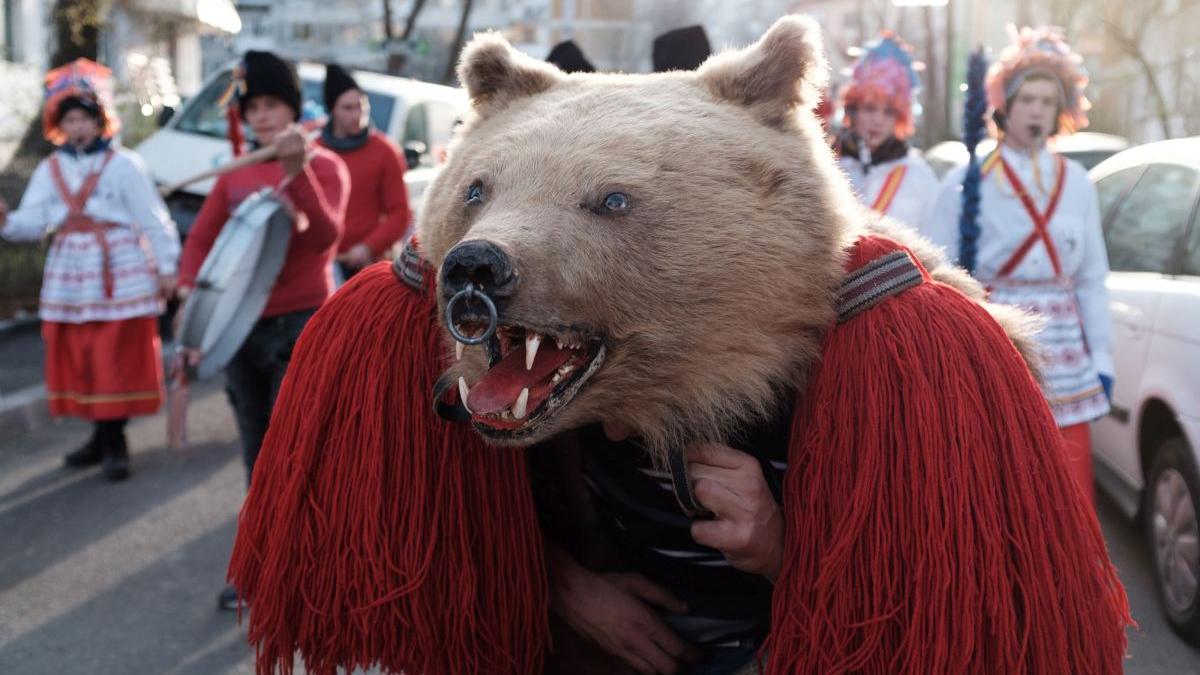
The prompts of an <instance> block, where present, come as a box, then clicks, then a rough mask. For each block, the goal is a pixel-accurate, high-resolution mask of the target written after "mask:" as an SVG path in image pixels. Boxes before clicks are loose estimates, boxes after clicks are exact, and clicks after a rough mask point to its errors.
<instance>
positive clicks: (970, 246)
mask: <svg viewBox="0 0 1200 675" xmlns="http://www.w3.org/2000/svg"><path fill="white" fill-rule="evenodd" d="M987 68H988V62H987V57H986V56H985V55H984V53H983V49H982V48H980V49H979V50H978V51H976V52H975V53H974V54H971V59H970V61H969V62H968V63H967V96H966V98H965V99H964V100H963V144H964V145H966V146H967V152H968V153H969V154H970V160H969V161H970V163H969V164H968V165H967V175H966V176H964V177H963V184H962V212H961V214H960V215H959V219H958V233H959V243H958V264H959V265H960V266H962V267H963V268H964V269H966V270H967V271H968V272H970V273H972V274H974V273H975V262H976V260H975V259H976V256H977V254H978V246H979V187H980V183H981V182H982V180H983V174H982V173H981V172H980V168H979V158H978V157H976V156H975V148H976V147H978V145H979V141H981V140H982V139H983V135H984V132H985V131H986V127H985V123H984V115H985V114H987V95H986V93H985V92H984V77H985V76H986V75H987Z"/></svg>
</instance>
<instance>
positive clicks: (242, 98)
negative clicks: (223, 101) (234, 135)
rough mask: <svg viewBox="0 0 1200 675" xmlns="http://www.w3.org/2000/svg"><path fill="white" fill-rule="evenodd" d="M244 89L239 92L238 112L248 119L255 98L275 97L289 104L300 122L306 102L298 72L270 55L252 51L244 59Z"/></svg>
mask: <svg viewBox="0 0 1200 675" xmlns="http://www.w3.org/2000/svg"><path fill="white" fill-rule="evenodd" d="M242 68H243V72H242V73H241V75H242V82H243V84H242V86H241V88H240V91H239V92H238V108H239V112H241V113H242V117H243V118H245V116H246V102H247V101H249V100H250V99H252V98H254V97H255V96H274V97H275V98H277V99H279V100H281V101H283V102H284V103H286V104H288V106H289V107H291V109H292V110H293V111H294V112H295V119H297V120H298V119H300V109H301V106H302V103H303V98H302V95H301V93H300V78H299V77H297V75H296V69H295V68H293V67H292V65H291V64H289V63H288V62H287V61H284V60H283V59H281V58H279V57H278V56H275V55H274V54H272V53H271V52H260V51H254V50H250V51H248V52H246V55H245V56H243V57H242Z"/></svg>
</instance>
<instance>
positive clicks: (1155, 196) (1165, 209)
mask: <svg viewBox="0 0 1200 675" xmlns="http://www.w3.org/2000/svg"><path fill="white" fill-rule="evenodd" d="M1198 183H1200V173H1198V172H1196V171H1195V170H1194V169H1191V168H1188V167H1185V166H1180V165H1178V164H1152V165H1151V166H1150V168H1148V169H1147V170H1146V173H1145V175H1144V176H1142V179H1141V180H1139V181H1138V183H1137V185H1135V186H1134V188H1133V190H1132V191H1131V192H1130V193H1129V196H1128V197H1126V198H1125V201H1123V202H1122V203H1121V205H1120V207H1119V208H1118V210H1117V213H1116V215H1115V216H1114V217H1113V219H1112V222H1111V223H1110V224H1109V226H1108V229H1107V230H1106V231H1105V233H1104V239H1105V242H1106V243H1107V244H1108V263H1109V267H1111V268H1112V269H1113V270H1114V271H1122V272H1159V273H1163V272H1166V271H1167V267H1168V265H1170V263H1171V255H1172V253H1173V252H1174V251H1175V248H1176V247H1177V246H1178V245H1179V240H1180V238H1181V237H1182V236H1183V234H1184V231H1185V230H1186V227H1187V223H1188V220H1189V219H1190V218H1191V214H1192V204H1193V201H1194V197H1195V194H1196V186H1197V184H1198Z"/></svg>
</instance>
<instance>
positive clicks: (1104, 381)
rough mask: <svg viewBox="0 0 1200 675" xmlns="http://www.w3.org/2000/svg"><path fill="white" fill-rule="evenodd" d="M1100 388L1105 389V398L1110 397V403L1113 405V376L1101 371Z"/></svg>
mask: <svg viewBox="0 0 1200 675" xmlns="http://www.w3.org/2000/svg"><path fill="white" fill-rule="evenodd" d="M1100 388H1102V389H1103V390H1104V398H1107V399H1108V404H1109V405H1112V394H1113V377H1112V375H1105V374H1104V373H1100Z"/></svg>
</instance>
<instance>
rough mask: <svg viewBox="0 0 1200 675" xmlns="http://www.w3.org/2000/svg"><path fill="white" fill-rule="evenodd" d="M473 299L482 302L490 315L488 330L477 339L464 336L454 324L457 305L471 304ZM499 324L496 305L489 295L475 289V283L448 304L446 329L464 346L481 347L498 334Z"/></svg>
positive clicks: (456, 294)
mask: <svg viewBox="0 0 1200 675" xmlns="http://www.w3.org/2000/svg"><path fill="white" fill-rule="evenodd" d="M472 299H478V300H479V301H480V302H482V303H483V305H484V307H487V313H488V325H487V328H486V329H485V330H484V331H483V333H482V334H481V335H476V336H475V337H470V336H467V335H463V334H462V332H460V331H459V330H458V326H456V325H455V322H454V308H455V307H456V306H457V304H458V303H459V302H460V301H468V302H469V301H471V300H472ZM499 322H500V321H499V318H498V316H497V315H496V303H494V302H492V299H491V298H489V297H488V295H487V293H484V292H483V291H481V290H479V289H477V288H475V284H473V283H467V286H466V288H463V289H462V290H461V291H459V292H457V293H455V294H454V296H453V297H451V298H450V302H447V303H446V328H447V329H449V331H450V337H453V338H454V339H455V340H457V341H459V342H461V343H463V344H464V345H479V344H483V343H484V342H487V341H488V339H489V338H491V337H492V336H493V335H495V334H496V326H497V325H498V324H499Z"/></svg>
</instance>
